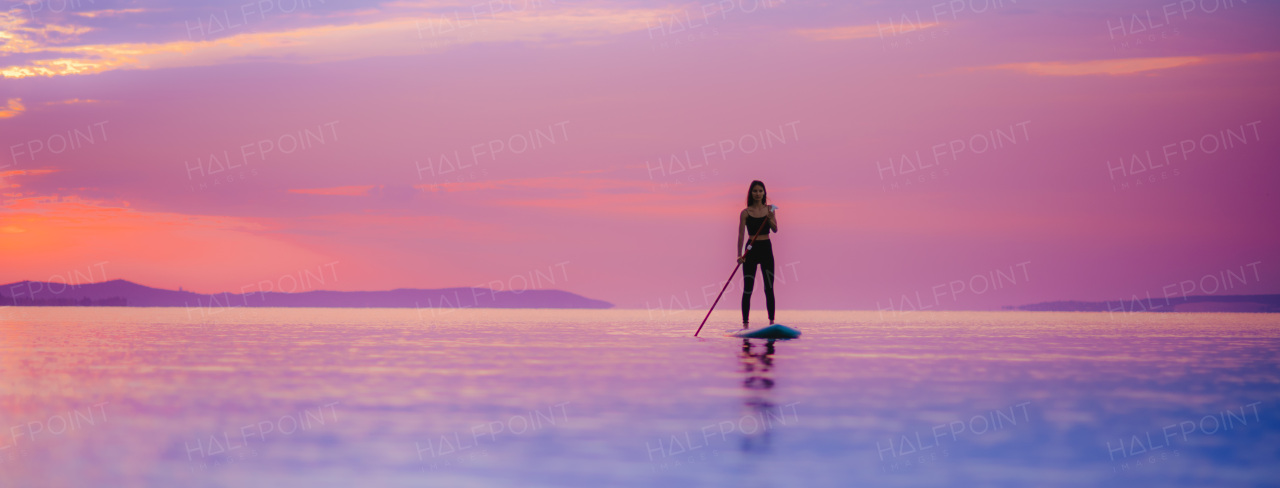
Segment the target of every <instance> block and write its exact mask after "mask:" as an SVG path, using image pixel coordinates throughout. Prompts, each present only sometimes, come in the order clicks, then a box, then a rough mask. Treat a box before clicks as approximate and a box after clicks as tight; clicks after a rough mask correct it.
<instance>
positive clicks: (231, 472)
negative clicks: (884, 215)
mask: <svg viewBox="0 0 1280 488" xmlns="http://www.w3.org/2000/svg"><path fill="white" fill-rule="evenodd" d="M780 318H785V320H783V321H782V322H784V323H787V324H788V325H793V326H797V327H799V328H800V329H801V330H802V331H803V332H804V336H803V337H802V338H801V339H800V340H797V341H786V342H778V343H776V344H774V345H773V347H772V349H770V348H769V347H768V346H766V345H765V343H764V342H762V341H753V342H754V344H751V345H750V348H749V350H747V349H744V347H743V343H742V341H741V340H734V339H729V338H725V337H723V335H724V333H725V331H726V330H727V329H731V328H732V327H733V326H734V324H733V322H734V321H735V319H736V316H735V313H734V312H733V311H727V312H724V313H719V312H718V313H717V314H716V315H713V317H712V321H711V322H709V323H708V325H707V329H706V330H704V332H703V335H704V336H705V338H704V339H701V340H700V339H694V338H692V337H690V334H691V332H692V331H693V328H694V327H695V326H696V324H697V322H698V321H699V320H700V319H701V313H697V312H689V313H687V314H666V313H663V314H662V315H661V316H651V315H650V313H649V312H646V311H634V310H606V311H579V310H571V311H566V310H474V309H472V310H456V311H437V312H436V313H434V314H433V313H432V312H431V311H430V310H425V311H421V312H419V311H417V310H394V309H232V310H227V311H223V312H221V313H216V314H209V315H204V316H201V315H200V314H199V313H196V314H195V315H194V316H193V315H192V314H191V312H189V311H188V310H185V309H163V308H157V309H137V308H133V309H130V308H74V307H68V308H4V309H0V386H2V387H3V396H2V397H0V486H3V487H8V486H21V487H26V486H237V487H241V486H247V487H252V486H308V487H311V486H440V487H472V486H476V487H487V486H521V487H526V486H532V487H540V486H546V487H552V486H556V487H559V486H582V487H600V486H637V487H639V486H645V487H649V486H664V487H676V486H749V487H799V486H804V487H811V486H812V487H821V486H859V485H871V486H956V487H968V486H1125V487H1129V486H1276V483H1277V481H1276V480H1280V465H1278V464H1277V462H1276V461H1277V459H1280V414H1277V412H1280V408H1278V407H1280V402H1278V400H1280V388H1278V387H1277V386H1278V385H1280V374H1278V371H1277V359H1276V358H1277V357H1280V355H1278V354H1277V346H1278V345H1280V341H1278V340H1277V339H1278V337H1280V321H1278V319H1277V317H1275V316H1269V315H1250V314H1181V315H1173V314H1134V315H1117V316H1110V315H1108V314H1082V313H1023V312H998V313H978V312H951V313H948V312H938V313H913V314H906V315H899V316H895V317H883V318H882V317H880V316H879V314H878V313H876V312H794V311H786V312H783V313H782V315H781V316H780ZM1215 424H1217V425H1216V427H1215ZM1170 433H1172V435H1169V434H1170ZM1144 451H1145V452H1144Z"/></svg>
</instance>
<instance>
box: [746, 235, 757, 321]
mask: <svg viewBox="0 0 1280 488" xmlns="http://www.w3.org/2000/svg"><path fill="white" fill-rule="evenodd" d="M757 264H758V263H757V262H756V259H755V253H753V252H752V251H747V260H746V261H745V262H743V263H742V328H744V329H745V328H746V327H747V315H749V313H750V312H751V290H752V289H753V288H755V286H756V265H757Z"/></svg>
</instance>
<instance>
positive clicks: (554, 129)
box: [0, 0, 1280, 310]
mask: <svg viewBox="0 0 1280 488" xmlns="http://www.w3.org/2000/svg"><path fill="white" fill-rule="evenodd" d="M203 3H204V4H207V5H208V6H206V7H192V6H189V5H187V4H186V2H176V1H170V2H162V1H155V2H142V3H140V2H109V1H104V0H99V1H97V2H92V3H91V2H78V3H75V2H73V3H69V4H63V3H61V2H48V1H44V2H38V1H37V2H31V3H29V5H28V6H27V7H26V8H25V9H23V8H14V9H11V10H9V11H7V12H5V13H0V72H2V73H3V74H4V76H5V77H4V78H3V80H0V194H2V195H3V196H2V197H0V283H7V282H11V281H19V280H24V279H30V280H54V281H57V280H58V278H59V277H63V279H67V278H66V277H68V276H75V274H76V273H77V272H79V273H80V274H90V273H91V272H92V273H96V274H94V275H93V277H94V281H100V280H99V279H98V278H105V279H116V278H123V279H128V280H131V281H136V282H139V283H143V284H146V285H150V286H156V287H163V288H177V287H178V286H182V287H184V288H185V289H189V290H194V291H200V292H221V291H238V290H240V289H242V288H243V287H244V286H246V285H251V284H255V283H261V282H263V281H271V282H275V283H280V282H281V280H282V278H283V277H285V276H291V275H292V276H297V275H299V274H302V273H304V272H305V271H311V272H313V273H315V272H317V270H320V269H322V268H323V269H324V270H326V272H329V270H332V271H333V274H334V275H335V276H334V277H333V278H332V279H331V280H330V281H328V282H326V283H324V284H323V285H317V286H314V288H323V289H336V290H378V289H391V288H399V287H416V288H443V287H455V286H473V285H487V284H491V283H495V282H500V283H503V284H504V285H503V286H506V287H515V288H517V289H519V288H520V287H521V286H522V283H524V282H529V285H523V286H539V285H540V286H539V287H542V288H558V289H563V290H568V291H571V292H575V293H579V294H582V295H585V296H588V297H591V298H597V299H603V300H608V301H611V302H613V303H615V304H616V305H618V306H620V307H625V308H642V309H643V308H646V307H650V308H653V307H664V308H666V307H671V306H675V307H677V308H680V307H689V308H699V307H701V306H703V305H704V303H705V302H706V301H708V299H707V298H704V296H705V293H704V292H705V290H707V289H710V290H711V292H710V293H712V295H714V292H715V291H716V290H718V289H719V287H718V283H719V282H720V280H723V279H724V278H726V277H727V276H728V273H729V271H730V270H731V269H732V268H733V264H734V261H733V258H734V255H733V254H731V252H730V247H731V246H732V245H733V244H734V241H735V239H736V236H737V234H736V229H735V225H736V224H737V215H738V212H739V210H740V209H741V208H742V206H743V203H744V199H745V194H746V191H747V185H748V183H749V182H750V181H751V180H753V179H760V180H763V181H764V182H765V183H766V184H767V185H768V189H769V193H770V197H771V200H773V203H775V204H777V205H779V207H780V209H779V211H778V218H779V230H780V232H779V233H778V234H777V235H776V237H775V241H774V252H775V258H776V260H777V262H778V273H779V280H780V282H779V283H778V301H779V308H780V309H782V310H785V309H787V308H830V309H849V308H853V309H875V308H886V307H893V308H902V307H904V306H905V307H907V308H910V307H911V306H918V304H917V303H910V304H908V305H903V303H902V297H903V296H904V295H905V296H908V297H909V301H910V302H915V301H916V300H917V298H916V297H917V296H919V297H923V298H922V299H921V301H924V302H925V304H933V307H934V308H938V309H983V308H998V307H1000V306H1003V305H1019V304H1025V303H1033V302H1038V301H1048V300H1060V299H1063V300H1066V299H1077V300H1104V299H1113V298H1128V297H1130V296H1131V295H1135V294H1136V295H1139V296H1142V295H1144V294H1146V293H1150V294H1152V295H1153V296H1159V294H1160V293H1161V290H1162V289H1165V288H1163V287H1166V286H1167V285H1169V284H1171V283H1183V282H1186V281H1193V282H1195V283H1196V285H1195V286H1196V289H1195V290H1194V291H1192V294H1203V293H1216V294H1223V293H1231V294H1248V293H1277V292H1280V279H1278V275H1277V274H1276V272H1275V269H1276V266H1277V264H1280V239H1278V237H1280V233H1278V232H1277V225H1276V222H1277V221H1280V220H1278V218H1277V217H1280V211H1278V210H1277V209H1280V205H1278V203H1280V196H1277V194H1276V191H1275V189H1276V185H1277V182H1280V167H1277V165H1276V164H1275V163H1276V161H1277V157H1276V156H1277V154H1280V121H1278V120H1277V119H1276V117H1275V116H1276V115H1277V114H1280V111H1278V110H1277V109H1278V108H1280V105H1278V104H1277V102H1278V101H1280V92H1278V91H1277V90H1276V89H1275V86H1276V83H1277V80H1278V79H1280V76H1278V75H1280V37H1277V36H1276V35H1275V34H1274V26H1275V25H1276V24H1277V22H1278V21H1280V6H1278V5H1277V4H1275V3H1274V2H1261V1H1257V0H1254V1H1249V2H1245V1H1243V0H1231V1H1227V0H1220V1H1218V2H1216V3H1215V2H1211V1H1205V2H1200V3H1197V4H1195V5H1192V6H1190V7H1188V6H1187V4H1185V3H1178V2H1161V1H1151V2H1143V1H1126V2H1110V1H1082V2H1047V1H1027V0H1024V1H1019V2H1014V1H1011V0H1003V1H1002V2H1001V1H992V2H984V1H982V0H975V1H970V0H965V1H963V2H961V1H957V2H954V3H950V2H914V3H911V2H890V3H888V5H886V4H885V2H855V1H850V2H800V1H794V0H791V1H786V2H783V1H781V0H774V1H773V2H768V1H764V2H759V3H757V2H754V1H751V0H742V1H739V0H734V1H732V2H729V1H726V2H714V1H709V2H703V3H698V2H690V3H680V2H673V3H658V2H627V1H617V2H595V1H583V2H572V1H566V0H559V1H555V2H551V1H550V0H543V1H541V2H539V1H535V0H530V1H528V2H526V1H524V0H508V1H505V2H494V3H492V4H490V3H485V2H469V1H460V2H409V1H397V2H382V3H379V2H335V1H328V2H321V1H320V0H309V1H300V2H299V3H297V7H295V8H294V10H293V11H292V12H285V11H284V10H286V9H287V7H288V6H289V4H288V3H287V2H275V3H272V2H268V3H266V4H261V3H254V2H249V3H245V2H241V1H226V2H203ZM277 3H278V5H277ZM263 5H269V6H271V7H272V8H271V9H270V10H269V11H262V10H263ZM1170 5H1172V6H1170ZM984 6H985V7H986V8H985V11H983V7H984ZM215 31H216V32H215ZM1219 145H1220V146H1221V147H1218V146H1219ZM1148 153H1150V157H1148ZM917 154H918V155H917ZM1135 158H1136V159H1135ZM213 159H216V160H217V162H214V161H213ZM904 159H905V161H904ZM890 161H892V163H890ZM918 166H928V167H926V168H923V169H920V168H919V167H918ZM219 167H221V168H224V169H223V170H222V171H220V172H216V173H211V171H214V170H217V169H219ZM680 167H684V168H685V169H684V170H682V171H677V170H679V169H680ZM913 168H915V171H914V172H910V171H911V170H912V169H913ZM1144 168H1145V172H1140V171H1141V170H1143V169H1144ZM921 178H923V181H922V180H921ZM908 182H910V183H911V184H909V185H907V183H908ZM1139 182H1141V185H1139ZM330 265H332V266H331V267H330ZM1241 269H1243V270H1245V271H1248V275H1247V276H1248V277H1249V278H1248V279H1247V280H1246V281H1247V282H1246V283H1243V284H1242V283H1239V282H1238V281H1237V282H1235V283H1233V286H1232V288H1230V289H1226V288H1220V289H1216V290H1215V289H1213V287H1212V286H1211V285H1212V284H1213V282H1214V280H1207V279H1206V278H1205V276H1206V275H1217V276H1222V274H1223V273H1224V271H1226V270H1233V271H1235V272H1236V273H1240V272H1241V271H1240V270H1241ZM999 273H1003V275H1002V276H998V274H999ZM975 275H983V276H986V277H987V279H990V278H992V277H995V278H999V279H1007V277H1008V276H1011V275H1016V276H1017V277H1018V279H1017V281H1016V283H1008V282H1007V281H1003V282H1002V286H1000V287H998V288H997V287H994V286H992V288H991V289H987V290H984V291H982V292H980V293H979V292H978V291H977V290H975V289H974V288H977V287H980V286H981V285H982V283H983V282H984V281H985V280H984V279H979V278H975ZM547 276H554V277H555V281H554V282H549V281H548V280H546V279H545V278H546V277H547ZM739 276H740V275H739ZM530 278H532V281H529V280H530ZM539 279H541V282H540V283H539V282H538V281H539ZM783 279H785V283H783V282H782V280H783ZM738 280H740V278H738ZM956 283H960V284H959V285H956ZM495 286H496V285H495ZM954 287H959V288H954ZM732 289H733V288H731V290H732ZM953 290H955V291H954V292H953ZM939 293H941V294H939ZM673 296H675V297H678V299H677V301H676V302H675V304H674V305H673V304H672V297H673ZM686 297H690V298H686ZM690 302H691V303H690ZM724 303H725V304H728V306H729V307H731V308H732V307H734V306H735V305H736V303H737V299H736V296H734V297H731V298H730V299H729V300H728V301H727V302H724ZM722 306H725V305H724V304H722Z"/></svg>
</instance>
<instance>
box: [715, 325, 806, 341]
mask: <svg viewBox="0 0 1280 488" xmlns="http://www.w3.org/2000/svg"><path fill="white" fill-rule="evenodd" d="M732 336H733V337H740V338H743V339H799V338H800V331H799V330H797V329H793V328H791V327H787V326H785V325H782V324H773V325H770V326H768V327H761V328H759V329H750V330H744V331H741V332H738V333H736V334H733V335H732Z"/></svg>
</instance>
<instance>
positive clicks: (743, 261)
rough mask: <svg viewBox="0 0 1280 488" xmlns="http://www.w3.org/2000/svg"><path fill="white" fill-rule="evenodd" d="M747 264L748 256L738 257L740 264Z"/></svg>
mask: <svg viewBox="0 0 1280 488" xmlns="http://www.w3.org/2000/svg"><path fill="white" fill-rule="evenodd" d="M745 262H747V256H746V255H742V256H738V264H742V263H745Z"/></svg>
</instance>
